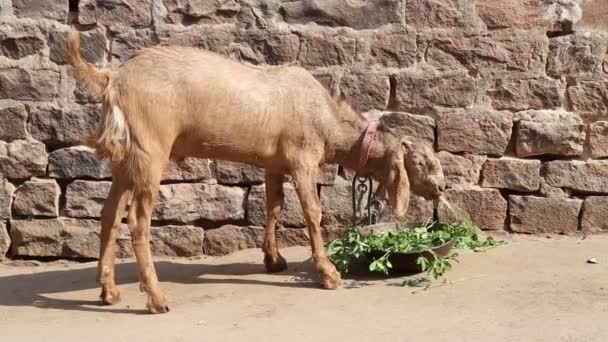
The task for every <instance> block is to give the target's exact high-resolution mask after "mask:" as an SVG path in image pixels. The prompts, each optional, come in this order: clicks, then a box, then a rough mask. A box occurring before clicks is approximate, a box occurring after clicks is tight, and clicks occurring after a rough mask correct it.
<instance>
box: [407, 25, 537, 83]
mask: <svg viewBox="0 0 608 342" xmlns="http://www.w3.org/2000/svg"><path fill="white" fill-rule="evenodd" d="M418 40H419V46H420V47H419V48H420V49H422V48H423V47H426V49H425V58H426V60H427V62H428V63H429V64H430V65H433V66H434V67H436V68H437V69H439V70H450V69H465V70H467V71H469V72H470V73H472V74H478V73H481V75H483V76H485V75H491V74H496V73H498V72H512V71H522V72H543V71H544V70H545V59H546V56H547V50H548V45H549V43H548V39H547V37H546V36H545V35H544V34H543V33H541V32H536V31H532V32H530V31H524V32H518V31H498V32H493V33H492V34H491V35H489V36H474V37H470V38H465V37H462V38H457V37H454V36H453V35H450V34H449V33H442V34H428V33H427V34H424V33H423V34H422V35H421V36H419V38H418Z"/></svg>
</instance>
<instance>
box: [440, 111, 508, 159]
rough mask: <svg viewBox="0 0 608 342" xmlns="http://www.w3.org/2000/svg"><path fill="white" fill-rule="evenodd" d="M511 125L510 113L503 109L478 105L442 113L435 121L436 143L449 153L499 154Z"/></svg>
mask: <svg viewBox="0 0 608 342" xmlns="http://www.w3.org/2000/svg"><path fill="white" fill-rule="evenodd" d="M512 128H513V121H512V115H511V113H509V112H506V111H498V112H497V111H492V110H487V109H481V108H480V109H471V110H467V111H456V112H452V113H444V114H443V115H441V117H440V118H439V119H438V120H437V144H438V148H439V149H440V150H446V151H449V152H469V153H474V154H489V155H497V156H501V155H503V154H504V153H505V151H506V149H507V145H508V144H509V139H510V138H511V130H512Z"/></svg>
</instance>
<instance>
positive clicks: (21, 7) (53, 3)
mask: <svg viewBox="0 0 608 342" xmlns="http://www.w3.org/2000/svg"><path fill="white" fill-rule="evenodd" d="M12 1H13V11H14V13H15V15H16V16H17V17H21V18H46V19H53V20H57V21H60V22H62V23H65V22H66V21H67V19H68V10H69V4H68V0H44V1H40V0H12Z"/></svg>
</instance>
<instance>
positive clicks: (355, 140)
mask: <svg viewBox="0 0 608 342" xmlns="http://www.w3.org/2000/svg"><path fill="white" fill-rule="evenodd" d="M367 125H368V122H367V121H366V120H365V119H361V120H359V121H356V122H349V123H345V124H343V125H340V126H341V127H338V128H337V130H336V131H335V134H332V135H331V136H330V137H328V138H329V139H328V140H329V141H328V146H329V147H330V149H331V151H330V152H331V153H329V155H328V158H327V160H326V161H327V162H328V163H335V164H339V165H341V166H343V167H345V168H347V169H350V170H356V169H357V168H358V167H359V160H360V158H361V154H362V153H363V150H362V141H363V136H364V135H365V131H366V128H367ZM382 138H383V136H382V132H378V137H377V139H376V141H375V142H374V143H373V144H372V146H371V147H370V148H371V150H370V155H369V160H370V161H372V160H373V159H376V158H377V157H378V154H379V153H380V152H381V150H382V147H381V146H380V145H383V140H384V139H382Z"/></svg>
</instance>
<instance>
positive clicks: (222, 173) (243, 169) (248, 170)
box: [215, 160, 265, 184]
mask: <svg viewBox="0 0 608 342" xmlns="http://www.w3.org/2000/svg"><path fill="white" fill-rule="evenodd" d="M215 176H216V178H217V181H218V183H220V184H249V183H262V182H264V179H265V176H264V170H263V169H260V168H258V167H255V166H253V165H250V164H243V163H236V162H229V161H225V160H216V161H215Z"/></svg>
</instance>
